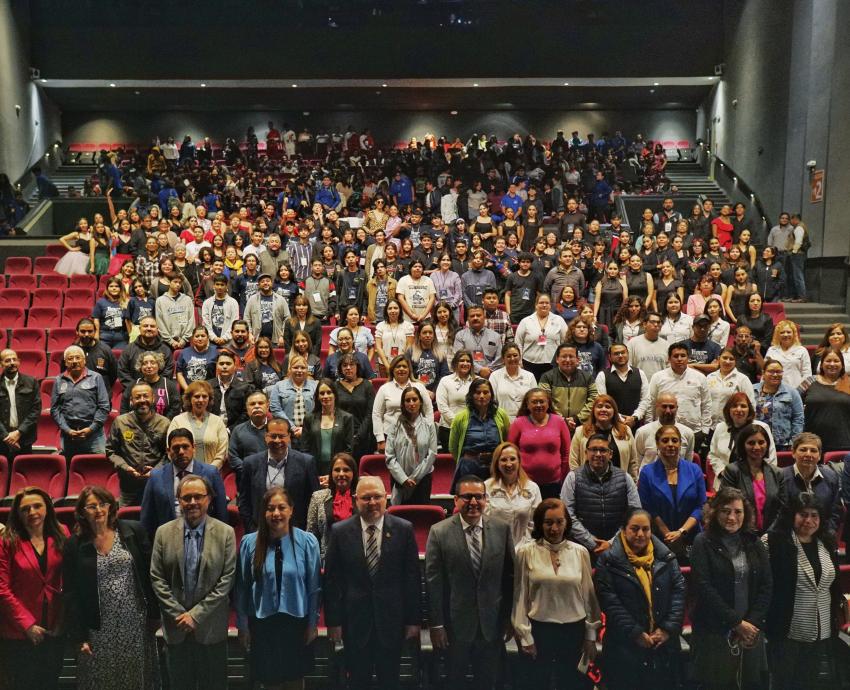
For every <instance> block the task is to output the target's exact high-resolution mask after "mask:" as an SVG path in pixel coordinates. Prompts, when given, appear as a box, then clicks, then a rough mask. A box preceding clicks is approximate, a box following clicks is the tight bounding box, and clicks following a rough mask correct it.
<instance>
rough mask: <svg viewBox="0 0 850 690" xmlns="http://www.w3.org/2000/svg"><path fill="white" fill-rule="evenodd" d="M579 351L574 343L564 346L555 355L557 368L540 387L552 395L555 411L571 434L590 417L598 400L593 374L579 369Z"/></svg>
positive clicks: (548, 374) (544, 377)
mask: <svg viewBox="0 0 850 690" xmlns="http://www.w3.org/2000/svg"><path fill="white" fill-rule="evenodd" d="M578 362H579V360H578V350H577V348H576V346H575V345H574V344H572V343H562V344H561V345H558V349H557V350H556V351H555V365H556V366H555V367H553V368H552V369H550V370H549V371H547V372H546V373H545V374H543V376H541V377H540V387H541V388H543V389H544V390H547V391H550V393H551V395H552V400H553V401H554V403H555V409H556V411H557V412H558V414H560V415H561V416H562V417H563V418H564V420H565V421H566V422H567V426H568V427H569V429H570V432H571V433H572V432H574V431H575V430H576V427H577V426H578V425H579V424H582V423H584V422H585V421H587V419H588V418H589V417H590V409H591V406H592V405H593V401H594V400H595V399H596V395H597V391H596V384H595V383H594V382H593V376H592V374H589V373H588V372H586V371H582V370H580V369H579V368H578Z"/></svg>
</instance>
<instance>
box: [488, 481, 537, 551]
mask: <svg viewBox="0 0 850 690" xmlns="http://www.w3.org/2000/svg"><path fill="white" fill-rule="evenodd" d="M484 486H485V487H486V488H487V507H486V508H485V510H484V514H485V515H489V516H490V517H495V518H498V519H499V520H502V522H506V523H508V524H509V525H510V526H511V536H512V537H513V539H514V547H515V548H517V549H518V548H519V547H520V546H522V545H523V544H525V543H526V542H529V541H531V531H532V529H534V522H533V520H532V517H533V516H534V509H535V508H536V507H537V506H538V505H540V502H541V501H542V500H543V497H542V496H541V495H540V487H539V486H537V484H535V483H534V482H533V481H531V480H530V479H529V480H527V481H526V483H525V487H524V488H522V489H520V488H519V485H517V486H515V487H514V493H513V494H510V493H508V490H507V488H505V486H504V485H503V484H502V482H501V480H499V479H494V478H493V477H491V478H490V479H488V480H487V481H485V482H484Z"/></svg>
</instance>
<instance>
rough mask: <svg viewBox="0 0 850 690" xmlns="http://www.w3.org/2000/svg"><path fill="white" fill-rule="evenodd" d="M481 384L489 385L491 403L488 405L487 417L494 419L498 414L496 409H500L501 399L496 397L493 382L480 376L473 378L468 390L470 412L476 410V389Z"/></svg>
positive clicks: (467, 402) (467, 401)
mask: <svg viewBox="0 0 850 690" xmlns="http://www.w3.org/2000/svg"><path fill="white" fill-rule="evenodd" d="M481 386H487V387H488V388H489V389H490V404H489V405H488V406H487V417H488V419H493V417H495V416H496V410H498V409H499V401H498V400H497V399H496V391H494V390H493V384H492V383H490V382H489V381H488V380H487V379H483V378H481V377H480V376H479V377H478V378H475V379H473V380H472V383H470V384H469V390H468V391H466V407H467V409H468V410H469V411H470V412H474V411H475V391H477V390H478V389H479V388H480V387H481Z"/></svg>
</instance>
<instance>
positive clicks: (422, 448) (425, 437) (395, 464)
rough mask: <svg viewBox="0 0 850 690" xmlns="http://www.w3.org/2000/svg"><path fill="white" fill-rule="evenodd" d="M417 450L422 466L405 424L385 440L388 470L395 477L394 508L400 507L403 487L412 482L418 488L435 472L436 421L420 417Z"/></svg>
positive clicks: (416, 431)
mask: <svg viewBox="0 0 850 690" xmlns="http://www.w3.org/2000/svg"><path fill="white" fill-rule="evenodd" d="M414 433H415V436H416V449H418V451H419V462H418V463H417V462H416V453H415V452H414V451H415V449H414V447H413V443H411V441H410V438H409V437H408V435H407V433H406V432H405V431H404V428H403V427H402V420H401V418H400V417H399V420H398V422H396V424H395V425H394V426H393V427H392V428H391V430H390V433H388V434H387V436H386V441H387V445H386V448H385V449H384V453H385V455H386V463H387V469H389V471H390V476H392V478H393V480H394V482H393V489H392V502H393V505H396V504H398V503H401V500H402V498H403V493H404V492H403V491H402V489H401V486H400V485H401V484H404V482H406V481H407V480H408V479H412V480H413V481H415V482H416V483H417V484H418V483H419V482H420V481H421V480H422V479H423V478H424V477H425V476H427V475H429V474H431V472H433V471H434V461H435V460H436V459H437V427H436V425H435V424H434V422H433V421H431V420H430V419H426V418H425V417H424V416H422V415H419V416H418V417H417V418H416V423H415V425H414Z"/></svg>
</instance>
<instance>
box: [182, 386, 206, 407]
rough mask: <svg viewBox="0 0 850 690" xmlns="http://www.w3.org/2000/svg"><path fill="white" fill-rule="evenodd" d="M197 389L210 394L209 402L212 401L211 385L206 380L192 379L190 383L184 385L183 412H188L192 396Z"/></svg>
mask: <svg viewBox="0 0 850 690" xmlns="http://www.w3.org/2000/svg"><path fill="white" fill-rule="evenodd" d="M199 391H203V392H204V393H206V394H207V395H208V396H210V402H212V397H213V389H212V386H211V385H210V384H208V383H207V382H206V381H192V383H190V384H189V385H188V386H186V390H185V391H183V410H184V411H185V412H188V411H189V410H191V409H192V396H193V395H195V393H197V392H199Z"/></svg>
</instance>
